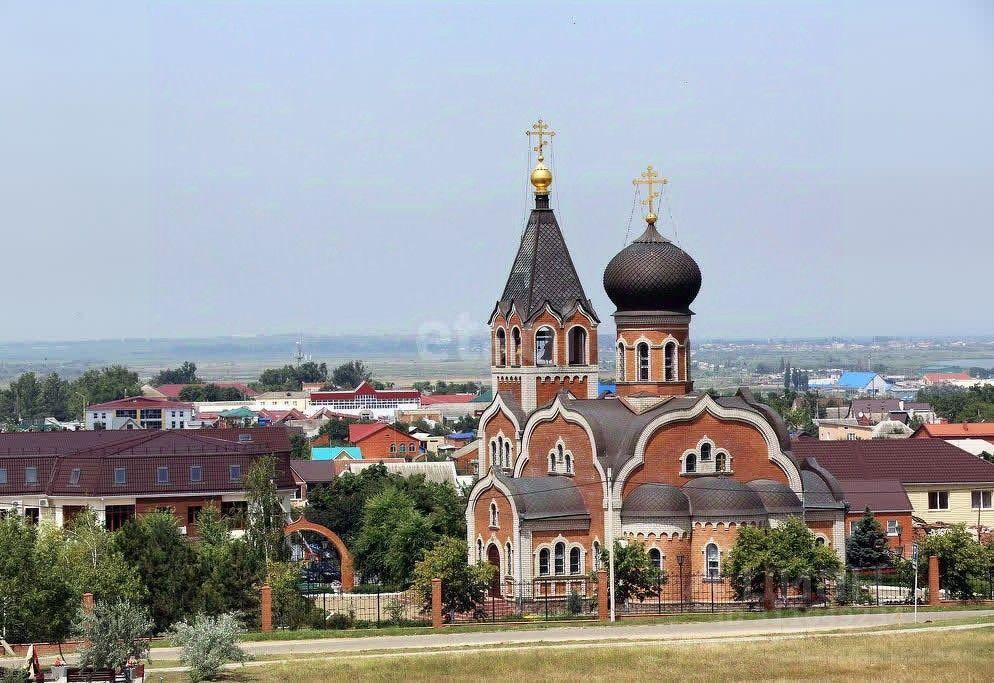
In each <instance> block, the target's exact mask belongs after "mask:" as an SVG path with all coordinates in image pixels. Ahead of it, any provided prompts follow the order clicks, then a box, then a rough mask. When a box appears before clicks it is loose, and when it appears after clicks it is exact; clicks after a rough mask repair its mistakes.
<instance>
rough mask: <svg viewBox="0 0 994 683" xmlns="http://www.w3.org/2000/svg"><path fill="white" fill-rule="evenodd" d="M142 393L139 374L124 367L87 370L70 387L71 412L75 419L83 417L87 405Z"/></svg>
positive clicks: (115, 366)
mask: <svg viewBox="0 0 994 683" xmlns="http://www.w3.org/2000/svg"><path fill="white" fill-rule="evenodd" d="M140 393H141V381H140V380H139V379H138V373H136V372H132V371H131V370H128V369H127V368H126V367H124V366H123V365H112V366H110V367H106V368H100V369H99V370H96V369H94V370H87V371H86V372H84V373H83V374H82V375H80V376H79V377H77V378H76V379H75V380H74V381H73V382H72V383H71V384H70V386H69V412H70V414H71V415H72V416H73V417H82V415H83V409H84V408H85V407H86V406H87V405H91V404H94V403H104V402H106V401H113V400H116V399H119V398H124V397H125V396H137V395H138V394H140Z"/></svg>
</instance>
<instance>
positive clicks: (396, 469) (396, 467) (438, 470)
mask: <svg viewBox="0 0 994 683" xmlns="http://www.w3.org/2000/svg"><path fill="white" fill-rule="evenodd" d="M391 460H392V459H388V460H384V461H376V460H351V461H349V462H347V463H345V472H351V473H352V474H359V473H360V472H362V471H363V470H364V469H366V468H367V467H372V466H374V465H382V466H383V467H386V469H387V472H388V473H390V474H399V475H400V476H402V477H413V476H415V475H421V476H423V477H424V478H425V479H426V480H427V481H430V482H434V483H436V484H450V485H451V486H452V487H453V488H454V489H456V490H457V491H458V490H459V486H458V480H457V478H456V467H455V465H454V464H453V463H452V462H451V461H448V460H446V461H443V462H395V461H391ZM343 474H344V472H343Z"/></svg>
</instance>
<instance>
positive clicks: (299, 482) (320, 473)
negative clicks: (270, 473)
mask: <svg viewBox="0 0 994 683" xmlns="http://www.w3.org/2000/svg"><path fill="white" fill-rule="evenodd" d="M290 469H291V470H292V471H293V480H294V484H295V486H296V489H295V490H294V492H293V504H294V505H295V506H300V505H303V504H304V503H306V502H307V492H308V490H309V489H311V488H313V487H315V486H320V485H321V484H329V483H331V482H332V481H334V479H335V477H337V476H338V475H339V472H338V471H337V470H336V468H335V467H334V465H333V464H332V463H331V462H330V461H329V460H327V459H324V460H293V461H292V462H291V463H290Z"/></svg>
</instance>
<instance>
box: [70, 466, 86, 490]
mask: <svg viewBox="0 0 994 683" xmlns="http://www.w3.org/2000/svg"><path fill="white" fill-rule="evenodd" d="M82 474H83V470H81V469H80V468H78V467H74V468H73V469H72V471H71V472H69V485H70V486H79V478H80V476H81V475H82Z"/></svg>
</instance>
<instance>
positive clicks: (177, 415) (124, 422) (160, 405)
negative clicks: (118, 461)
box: [86, 396, 194, 430]
mask: <svg viewBox="0 0 994 683" xmlns="http://www.w3.org/2000/svg"><path fill="white" fill-rule="evenodd" d="M193 418H194V408H193V404H192V403H182V402H179V401H170V400H167V399H162V398H148V397H146V396H130V397H127V398H121V399H118V400H116V401H108V402H106V403H96V404H93V405H88V406H86V428H87V429H88V430H98V429H110V430H119V429H124V430H129V429H185V428H186V423H187V422H188V421H190V420H192V419H193Z"/></svg>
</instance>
